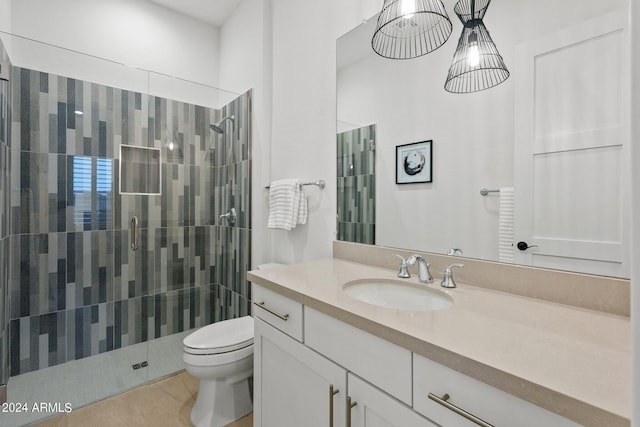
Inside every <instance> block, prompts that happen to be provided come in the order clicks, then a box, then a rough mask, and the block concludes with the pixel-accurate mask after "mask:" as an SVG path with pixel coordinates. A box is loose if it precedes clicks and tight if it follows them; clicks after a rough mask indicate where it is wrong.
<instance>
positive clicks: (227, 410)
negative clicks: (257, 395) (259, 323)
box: [182, 316, 253, 427]
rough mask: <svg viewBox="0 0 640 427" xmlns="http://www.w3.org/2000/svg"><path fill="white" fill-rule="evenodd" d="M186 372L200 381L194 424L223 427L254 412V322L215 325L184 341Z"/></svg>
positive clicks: (246, 319) (241, 320) (244, 319)
mask: <svg viewBox="0 0 640 427" xmlns="http://www.w3.org/2000/svg"><path fill="white" fill-rule="evenodd" d="M182 343H183V345H184V352H183V359H184V363H185V367H186V370H187V372H189V373H190V374H191V375H193V376H194V377H197V378H198V379H200V388H199V389H198V397H197V399H196V403H195V404H194V405H193V409H192V410H191V422H192V423H193V424H194V425H195V426H196V427H221V426H224V425H226V424H229V423H230V422H232V421H235V420H237V419H238V418H241V417H243V416H244V415H246V414H248V413H249V412H251V411H252V410H253V405H252V403H251V398H252V394H251V390H250V383H249V377H251V375H252V374H253V318H252V317H251V316H245V317H239V318H237V319H230V320H224V321H222V322H216V323H212V324H211V325H208V326H204V327H202V328H200V329H198V330H197V331H195V332H193V333H191V334H190V335H189V336H187V337H186V338H185V339H184V340H183V341H182Z"/></svg>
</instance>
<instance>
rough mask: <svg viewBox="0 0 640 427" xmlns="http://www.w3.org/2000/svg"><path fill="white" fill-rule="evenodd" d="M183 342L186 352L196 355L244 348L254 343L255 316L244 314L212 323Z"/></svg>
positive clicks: (221, 352)
mask: <svg viewBox="0 0 640 427" xmlns="http://www.w3.org/2000/svg"><path fill="white" fill-rule="evenodd" d="M182 344H183V345H184V351H185V353H189V354H194V355H208V354H223V353H229V352H233V351H238V350H242V349H244V348H247V347H249V346H252V345H253V318H252V317H251V316H244V317H238V318H236V319H229V320H223V321H222V322H216V323H212V324H210V325H207V326H204V327H202V328H200V329H198V330H197V331H195V332H193V333H191V334H190V335H188V336H187V337H186V338H185V339H184V340H183V341H182ZM251 351H253V350H251ZM243 353H244V352H243Z"/></svg>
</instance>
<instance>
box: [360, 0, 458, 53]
mask: <svg viewBox="0 0 640 427" xmlns="http://www.w3.org/2000/svg"><path fill="white" fill-rule="evenodd" d="M452 28H453V26H452V24H451V20H450V19H449V16H448V15H447V11H446V10H445V8H444V5H443V4H442V1H441V0H385V1H384V4H383V5H382V12H380V15H378V23H377V25H376V30H375V32H374V34H373V38H372V39H371V47H373V50H374V51H375V52H376V53H377V54H378V55H380V56H382V57H384V58H389V59H411V58H416V57H418V56H422V55H426V54H427V53H429V52H432V51H434V50H436V49H437V48H439V47H440V46H442V45H443V44H444V42H446V41H447V40H448V39H449V36H450V35H451V30H452Z"/></svg>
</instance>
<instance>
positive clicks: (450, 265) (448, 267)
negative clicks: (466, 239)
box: [444, 263, 464, 274]
mask: <svg viewBox="0 0 640 427" xmlns="http://www.w3.org/2000/svg"><path fill="white" fill-rule="evenodd" d="M452 267H458V268H463V267H464V264H458V263H454V264H449V265H448V266H447V268H445V269H444V271H445V273H446V272H447V271H448V272H449V274H451V268H452Z"/></svg>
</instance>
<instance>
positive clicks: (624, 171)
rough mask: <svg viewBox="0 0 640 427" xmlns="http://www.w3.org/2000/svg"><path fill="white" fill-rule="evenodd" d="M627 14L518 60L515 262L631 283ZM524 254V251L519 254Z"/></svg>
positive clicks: (530, 46) (577, 30)
mask: <svg viewBox="0 0 640 427" xmlns="http://www.w3.org/2000/svg"><path fill="white" fill-rule="evenodd" d="M627 21H628V15H627V13H626V11H624V12H623V11H621V12H619V13H618V12H616V13H611V14H608V15H604V16H602V17H599V18H596V19H593V20H590V21H585V22H584V23H582V24H579V25H576V26H574V27H570V28H567V29H565V30H562V31H559V32H556V33H553V34H550V35H548V36H545V37H542V38H539V39H536V40H533V41H530V42H526V43H524V44H522V45H520V46H518V48H517V51H516V66H515V69H514V73H513V75H514V78H515V80H516V82H515V87H516V95H515V117H516V119H515V120H516V122H515V138H516V141H515V171H514V173H515V177H514V186H515V233H514V235H515V239H516V241H515V242H514V245H515V244H517V242H518V241H522V242H525V243H526V244H527V245H528V246H537V247H530V248H529V249H526V250H524V251H521V250H518V249H515V252H516V254H515V255H516V262H518V263H521V264H529V265H535V266H541V267H548V268H558V269H562V270H573V271H581V272H585V273H592V274H603V275H612V276H620V277H629V241H628V238H629V234H630V226H629V224H630V218H629V211H630V209H629V205H628V200H627V199H628V197H625V195H628V194H630V187H629V176H630V166H631V165H630V161H629V120H630V97H629V92H630V74H629V70H630V65H629V56H630V55H629V41H628V40H629V31H628V22H627ZM522 246H524V245H522Z"/></svg>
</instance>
